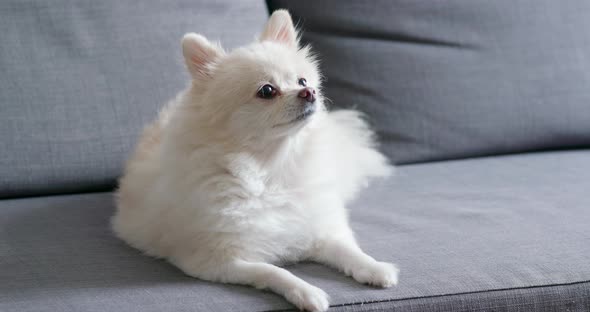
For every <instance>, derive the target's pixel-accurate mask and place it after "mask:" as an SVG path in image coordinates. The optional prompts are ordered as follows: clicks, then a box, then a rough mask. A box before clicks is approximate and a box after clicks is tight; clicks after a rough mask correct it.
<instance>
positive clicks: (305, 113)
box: [291, 104, 316, 122]
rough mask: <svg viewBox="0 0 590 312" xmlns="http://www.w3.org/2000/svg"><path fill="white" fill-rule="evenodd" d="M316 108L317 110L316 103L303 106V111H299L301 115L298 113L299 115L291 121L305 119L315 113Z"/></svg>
mask: <svg viewBox="0 0 590 312" xmlns="http://www.w3.org/2000/svg"><path fill="white" fill-rule="evenodd" d="M315 110H316V106H315V105H313V104H309V105H306V106H305V108H303V111H302V112H301V113H299V115H297V117H295V119H293V121H291V122H297V121H301V120H305V119H307V117H309V116H311V115H313V113H315Z"/></svg>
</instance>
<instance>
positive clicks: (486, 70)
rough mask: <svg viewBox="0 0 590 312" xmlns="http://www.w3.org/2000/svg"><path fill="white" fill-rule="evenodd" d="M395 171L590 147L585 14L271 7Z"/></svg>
mask: <svg viewBox="0 0 590 312" xmlns="http://www.w3.org/2000/svg"><path fill="white" fill-rule="evenodd" d="M268 4H269V7H270V8H271V10H272V9H275V8H279V7H283V8H288V9H289V10H290V11H291V13H292V14H293V15H294V17H295V18H296V20H297V21H298V23H299V25H300V26H301V28H302V29H303V30H304V31H305V33H304V34H303V39H304V41H305V42H308V43H311V44H312V46H313V47H314V50H315V51H316V52H318V54H319V56H320V60H321V62H322V65H323V66H322V68H323V73H324V74H325V76H326V82H325V93H326V94H327V96H328V97H329V98H331V99H332V100H333V102H334V105H335V106H344V107H348V106H356V107H358V108H359V109H360V110H363V111H365V112H366V113H367V114H368V115H369V117H370V120H371V121H372V122H373V124H374V125H375V127H376V129H377V131H378V134H379V136H380V139H381V141H382V142H383V146H382V148H383V150H384V152H386V153H387V155H389V156H390V157H391V158H392V159H393V160H394V161H395V162H396V163H412V162H422V161H429V160H441V159H452V158H462V157H467V156H481V155H494V154H504V153H514V152H523V151H532V150H544V149H561V148H569V147H582V146H585V147H588V146H590V88H589V87H588V86H590V31H589V30H590V18H588V16H590V2H588V1H585V0H573V1H553V0H520V1H513V0H495V1H486V0H475V1H474V0H462V1H450V0H443V1H434V3H433V1H424V0H418V1H416V0H377V1H338V0H325V1H314V0H300V1H288V0H269V1H268Z"/></svg>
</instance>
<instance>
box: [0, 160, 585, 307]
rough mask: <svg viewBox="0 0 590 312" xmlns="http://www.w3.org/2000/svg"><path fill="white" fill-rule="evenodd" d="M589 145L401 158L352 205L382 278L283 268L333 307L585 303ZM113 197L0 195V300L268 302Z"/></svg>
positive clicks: (5, 303)
mask: <svg viewBox="0 0 590 312" xmlns="http://www.w3.org/2000/svg"><path fill="white" fill-rule="evenodd" d="M589 159H590V150H585V151H578V152H554V153H542V154H533V155H521V156H507V157H498V158H484V159H473V160H462V161H450V162H441V163H432V164H421V165H408V166H402V167H400V169H399V172H398V174H397V177H395V178H393V179H390V180H382V181H376V183H374V184H373V185H372V187H371V188H370V189H368V190H366V191H365V192H363V193H362V196H361V198H360V199H359V200H357V201H356V202H355V204H354V205H352V207H351V208H352V225H353V228H354V229H355V230H356V233H357V237H358V239H359V241H360V244H361V246H362V247H363V248H364V249H365V250H366V251H367V252H368V253H370V254H372V255H374V256H375V257H376V258H378V259H381V260H386V261H395V262H397V263H398V264H399V265H400V267H401V270H402V271H401V280H400V281H401V282H400V285H399V286H398V287H395V288H391V289H386V290H383V289H374V288H371V287H368V286H364V285H359V284H357V283H355V282H354V281H353V280H352V279H350V278H347V277H344V276H342V274H339V273H337V272H335V271H333V270H331V269H329V268H326V267H323V266H320V265H315V264H310V263H305V264H297V265H294V266H292V267H290V268H289V270H291V271H292V272H293V273H295V274H297V275H298V276H300V277H302V278H304V279H305V280H307V281H309V282H311V283H313V284H315V285H317V286H319V287H321V288H323V289H324V290H326V291H327V292H328V293H329V294H330V296H331V297H332V301H331V303H332V305H333V309H332V311H391V310H392V309H393V308H399V309H402V310H403V311H437V312H443V311H467V310H469V311H474V310H475V311H518V312H523V311H535V312H538V311H565V310H568V311H585V309H586V310H587V309H588V307H590V296H588V295H589V294H590V262H589V261H588V255H590V227H588V224H590V207H589V206H588V198H587V194H588V189H590V162H589V161H588V160H589ZM112 200H113V199H112V194H110V193H100V194H87V195H76V196H56V197H41V198H32V199H21V200H4V201H0V229H1V231H2V232H1V233H2V234H1V235H0V280H1V281H2V283H0V311H51V312H56V311H129V312H133V311H143V312H147V311H158V312H162V311H174V312H178V311H274V310H279V309H286V308H290V306H289V305H288V304H287V303H286V302H285V301H284V300H283V299H281V298H280V297H279V296H276V295H274V294H272V293H269V292H261V291H258V290H255V289H251V288H248V287H242V286H229V285H222V284H215V283H206V282H201V281H198V280H195V279H192V278H189V277H186V276H184V275H183V274H182V273H181V272H180V271H179V270H176V269H175V268H173V267H172V266H171V265H168V264H167V263H165V262H163V261H160V260H155V259H151V258H148V257H147V256H144V255H141V254H140V253H139V252H137V251H135V250H133V249H131V248H130V247H127V246H126V245H125V244H124V243H122V242H120V241H118V240H117V239H115V238H114V237H113V236H112V235H111V233H110V232H109V229H108V220H109V217H110V215H111V214H112V213H113V204H112Z"/></svg>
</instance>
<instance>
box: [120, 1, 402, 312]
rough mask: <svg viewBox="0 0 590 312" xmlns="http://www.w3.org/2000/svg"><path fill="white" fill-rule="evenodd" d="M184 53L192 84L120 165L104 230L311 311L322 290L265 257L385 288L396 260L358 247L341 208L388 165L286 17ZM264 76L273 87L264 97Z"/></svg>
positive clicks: (190, 268)
mask: <svg viewBox="0 0 590 312" xmlns="http://www.w3.org/2000/svg"><path fill="white" fill-rule="evenodd" d="M182 48H183V53H184V56H185V60H186V64H187V67H188V70H189V72H190V74H191V76H192V82H191V84H190V86H189V87H188V88H187V89H186V90H185V91H183V92H181V93H180V94H179V95H178V96H177V97H176V98H175V99H174V100H173V101H171V102H170V103H169V104H168V105H167V106H166V107H165V108H164V109H163V110H162V112H161V113H160V116H159V118H158V119H157V120H156V121H155V122H154V123H153V124H151V125H150V126H148V127H147V128H146V129H145V131H144V134H143V136H142V138H141V140H140V142H139V144H138V146H137V148H136V151H135V153H134V155H133V156H132V157H131V159H130V160H129V162H128V164H127V167H126V172H125V175H124V176H123V177H122V179H121V180H120V188H119V191H118V194H117V195H118V196H117V212H116V215H115V216H114V217H113V220H112V222H113V228H114V231H115V233H116V234H117V235H118V236H119V237H120V238H122V239H123V240H125V241H126V242H127V243H129V244H130V245H131V246H133V247H135V248H137V249H140V250H142V251H144V252H145V253H147V254H148V255H151V256H155V257H161V258H165V259H167V260H168V261H170V262H171V263H173V264H174V265H176V266H177V267H179V268H180V269H181V270H183V271H184V272H186V274H188V275H191V276H194V277H197V278H200V279H203V280H209V281H218V282H224V283H236V284H246V285H251V286H254V287H257V288H265V289H270V290H272V291H274V292H276V293H278V294H281V295H283V296H284V297H285V298H286V299H287V300H288V301H290V302H291V303H293V304H294V305H296V306H297V307H298V308H300V309H305V310H310V311H325V310H326V309H327V308H328V296H327V295H326V293H325V292H324V291H322V290H321V289H319V288H317V287H314V286H312V285H310V284H309V283H307V282H305V281H303V280H302V279H300V278H298V277H296V276H294V275H293V274H291V273H289V272H288V271H286V270H285V269H282V268H280V267H278V266H276V265H278V264H281V263H286V262H295V261H299V260H311V261H316V262H320V263H324V264H327V265H329V266H332V267H335V268H337V269H339V270H341V271H342V272H344V273H345V274H347V275H349V276H352V277H353V278H354V279H356V280H357V281H359V282H361V283H366V284H371V285H374V286H379V287H389V286H391V285H394V284H396V283H397V278H398V270H397V268H396V267H395V266H394V265H392V264H389V263H384V262H378V261H376V260H374V259H373V258H372V257H370V256H368V255H367V254H365V253H364V252H363V251H361V249H360V248H359V247H358V245H357V243H356V241H355V239H354V237H353V233H352V230H351V229H350V227H349V223H348V217H347V211H346V209H345V205H346V204H347V203H348V202H349V201H350V200H351V199H353V198H354V197H355V195H356V194H357V193H358V191H359V190H360V189H361V188H362V187H363V186H365V185H366V183H367V179H368V178H369V177H372V176H386V175H388V174H389V173H390V171H391V167H390V166H389V165H388V163H387V161H386V159H385V157H384V156H383V155H381V154H380V153H379V152H378V151H377V150H376V149H375V148H374V142H373V141H372V133H371V131H370V129H369V128H368V127H367V124H366V123H365V121H364V120H363V119H362V118H361V116H360V114H359V113H358V112H356V111H352V110H340V111H335V112H327V111H326V109H325V108H324V105H323V102H322V96H321V91H320V75H319V73H318V68H317V62H316V61H315V59H314V58H313V56H311V55H310V51H309V49H308V48H307V47H304V48H300V47H299V44H298V38H297V32H296V30H295V28H294V27H293V23H292V21H291V17H290V16H289V14H288V13H287V12H286V11H276V12H275V13H274V14H273V15H272V16H271V18H270V20H269V22H268V24H267V25H266V27H265V29H264V31H263V33H262V35H261V36H260V38H259V39H258V40H257V41H256V42H254V43H251V44H250V45H247V46H244V47H241V48H238V49H236V50H234V51H232V52H231V53H227V52H225V51H224V50H223V49H222V48H221V47H220V46H219V45H216V44H212V43H210V42H209V41H208V40H207V39H206V38H205V37H203V36H201V35H198V34H187V35H185V36H184V38H183V40H182ZM300 78H304V79H306V81H307V86H306V87H304V86H302V85H301V84H305V83H304V82H303V83H302V82H301V81H300ZM267 84H268V85H271V86H273V87H274V88H275V90H276V94H273V95H271V97H272V98H261V97H260V94H259V90H260V88H261V87H262V86H264V85H267ZM304 90H309V91H310V92H313V91H314V90H315V92H316V94H315V101H310V100H309V99H308V98H305V96H306V95H308V94H305V93H304V94H303V96H302V95H301V94H300V92H302V91H304ZM308 96H309V95H308Z"/></svg>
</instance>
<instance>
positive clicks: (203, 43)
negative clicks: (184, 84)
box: [182, 33, 225, 79]
mask: <svg viewBox="0 0 590 312" xmlns="http://www.w3.org/2000/svg"><path fill="white" fill-rule="evenodd" d="M224 53H225V52H224V51H223V49H222V48H221V47H220V46H219V45H216V44H213V43H211V42H209V40H207V38H205V37H204V36H202V35H199V34H195V33H188V34H186V35H184V37H182V54H183V55H184V61H185V63H186V67H187V68H188V71H189V72H190V74H191V76H192V77H193V79H202V78H208V77H210V75H211V69H212V68H213V65H214V64H215V61H216V60H217V59H218V58H219V57H220V56H222V55H223V54H224Z"/></svg>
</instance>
